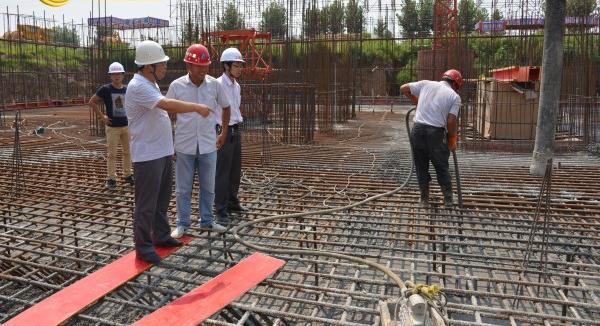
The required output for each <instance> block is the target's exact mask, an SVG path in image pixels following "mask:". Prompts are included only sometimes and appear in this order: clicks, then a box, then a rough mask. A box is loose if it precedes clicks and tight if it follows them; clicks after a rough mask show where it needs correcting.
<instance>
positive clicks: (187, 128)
mask: <svg viewBox="0 0 600 326" xmlns="http://www.w3.org/2000/svg"><path fill="white" fill-rule="evenodd" d="M183 61H184V62H185V65H186V68H187V74H186V75H185V76H182V77H179V78H177V79H176V80H174V81H173V82H172V83H171V85H170V86H169V91H168V92H167V98H174V99H177V100H183V101H188V102H194V103H202V104H205V105H207V106H208V107H210V108H211V109H212V110H213V111H217V110H218V109H219V108H220V107H223V111H225V112H226V114H224V116H226V117H227V120H229V99H228V97H227V94H225V91H224V90H223V88H222V87H221V84H220V83H219V82H217V80H216V79H215V78H213V77H211V76H209V75H208V67H209V66H210V64H211V60H210V54H209V52H208V49H207V48H206V47H205V46H204V45H202V44H192V45H191V46H190V47H189V48H188V49H187V51H186V52H185V56H184V58H183ZM214 119H215V115H214V113H212V112H211V114H210V115H209V116H207V117H202V116H199V115H197V114H195V113H193V112H191V113H180V114H177V123H176V127H175V153H176V154H177V161H176V162H175V185H176V186H175V196H176V198H177V200H176V203H177V227H176V228H175V229H174V230H173V232H172V233H171V236H172V237H173V238H176V239H177V238H180V237H181V236H183V235H184V234H185V232H186V230H187V229H188V228H189V227H190V215H191V212H192V209H191V202H192V186H193V185H194V177H195V175H196V173H197V175H198V188H199V189H198V212H199V214H200V219H199V220H200V229H202V230H208V231H215V232H225V231H226V230H227V228H225V227H224V226H222V225H220V224H219V223H216V222H215V221H214V215H213V205H214V201H215V172H216V166H217V149H218V148H220V147H221V146H222V144H223V141H224V136H225V135H224V134H222V135H220V136H219V137H218V138H217V133H216V131H215V120H214Z"/></svg>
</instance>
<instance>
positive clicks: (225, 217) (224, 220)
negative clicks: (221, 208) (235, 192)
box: [216, 212, 229, 226]
mask: <svg viewBox="0 0 600 326" xmlns="http://www.w3.org/2000/svg"><path fill="white" fill-rule="evenodd" d="M216 220H217V224H220V225H223V226H228V225H229V214H227V213H225V212H221V213H219V214H217V218H216Z"/></svg>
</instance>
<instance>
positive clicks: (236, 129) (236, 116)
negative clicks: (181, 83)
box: [215, 48, 246, 225]
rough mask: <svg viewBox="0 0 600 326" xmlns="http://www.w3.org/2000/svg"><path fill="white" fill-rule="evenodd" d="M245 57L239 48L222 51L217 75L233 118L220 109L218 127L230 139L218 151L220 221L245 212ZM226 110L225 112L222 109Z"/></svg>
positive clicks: (217, 198)
mask: <svg viewBox="0 0 600 326" xmlns="http://www.w3.org/2000/svg"><path fill="white" fill-rule="evenodd" d="M243 64H244V59H243V57H242V54H241V53H240V51H239V50H238V49H236V48H228V49H225V50H224V51H223V53H222V54H221V65H222V67H223V75H221V77H219V78H217V80H218V81H219V83H221V85H222V86H223V89H224V90H225V92H226V93H227V95H228V97H229V103H230V107H231V117H230V118H229V119H225V118H221V117H220V116H219V110H217V111H216V112H217V123H218V124H219V125H220V126H219V127H218V128H220V129H222V130H223V131H228V132H227V133H226V134H227V138H226V140H225V142H224V143H223V147H221V148H220V149H219V151H218V154H217V179H216V187H215V195H216V196H215V210H216V212H217V220H218V221H219V223H221V224H224V225H226V224H227V223H229V213H230V212H237V213H243V212H245V211H246V210H245V209H244V208H243V207H242V206H241V205H240V199H239V197H238V191H239V187H240V179H241V175H242V136H241V134H240V127H241V124H242V122H243V121H244V119H243V118H242V113H241V111H240V103H241V100H242V96H241V88H240V84H238V82H237V79H238V78H240V76H241V75H242V68H243ZM223 112H224V113H225V111H223Z"/></svg>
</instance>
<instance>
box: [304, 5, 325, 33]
mask: <svg viewBox="0 0 600 326" xmlns="http://www.w3.org/2000/svg"><path fill="white" fill-rule="evenodd" d="M320 25H321V11H320V10H319V8H317V6H316V4H315V3H313V4H311V5H309V6H308V8H306V10H305V11H304V20H303V26H302V30H303V32H304V35H305V36H306V37H315V36H316V35H317V34H319V32H320V31H321V28H320Z"/></svg>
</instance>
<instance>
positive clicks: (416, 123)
mask: <svg viewBox="0 0 600 326" xmlns="http://www.w3.org/2000/svg"><path fill="white" fill-rule="evenodd" d="M415 126H419V127H421V128H430V129H439V130H446V128H444V127H436V126H432V125H428V124H425V123H420V122H415Z"/></svg>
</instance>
